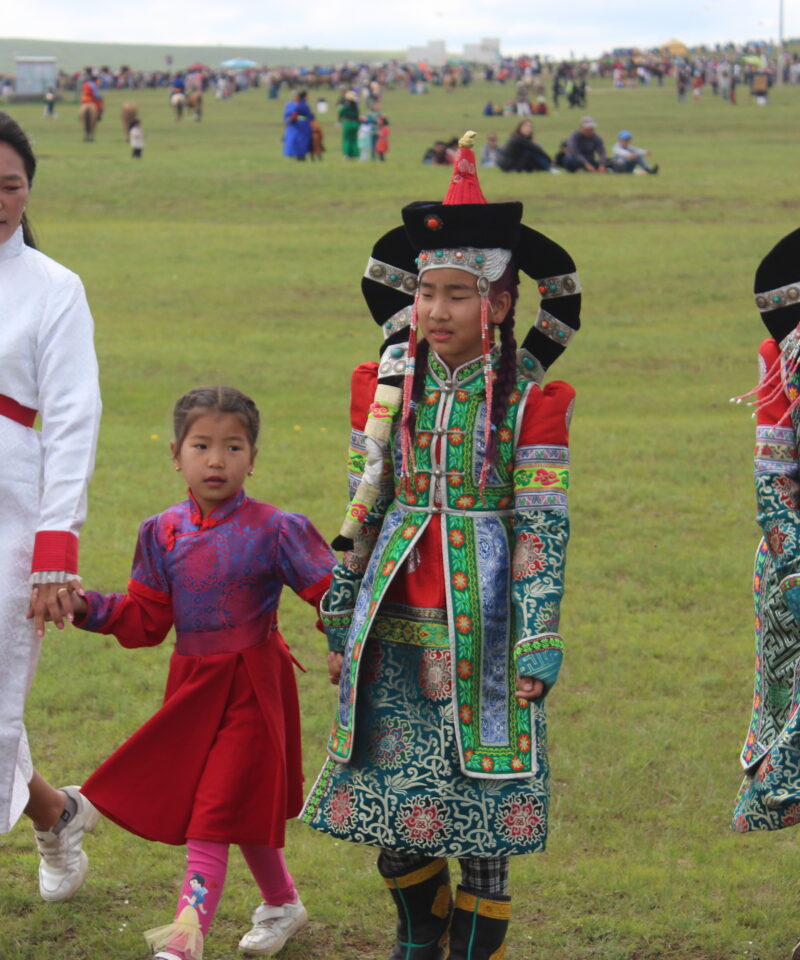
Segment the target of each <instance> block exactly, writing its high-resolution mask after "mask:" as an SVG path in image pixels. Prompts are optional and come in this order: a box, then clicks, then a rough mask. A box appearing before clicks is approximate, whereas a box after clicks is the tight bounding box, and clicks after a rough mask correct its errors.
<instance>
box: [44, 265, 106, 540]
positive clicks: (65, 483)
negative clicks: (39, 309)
mask: <svg viewBox="0 0 800 960" xmlns="http://www.w3.org/2000/svg"><path fill="white" fill-rule="evenodd" d="M93 335H94V323H93V321H92V315H91V313H90V311H89V305H88V303H87V302H86V295H85V293H84V290H83V285H82V283H81V282H80V280H79V279H78V277H76V276H75V275H74V274H73V275H69V276H68V277H67V278H65V280H64V281H62V282H59V283H57V284H54V285H53V289H52V291H51V292H50V294H49V295H48V298H47V305H46V308H45V317H44V321H43V323H42V326H41V328H40V332H39V338H38V342H37V345H36V382H37V389H38V409H39V413H40V415H41V418H42V491H41V499H40V503H41V512H40V516H39V524H38V527H37V531H44V530H47V531H64V532H69V533H71V534H73V535H77V533H78V531H79V530H80V527H81V525H82V523H83V521H84V519H85V517H86V497H87V489H88V486H89V480H90V478H91V475H92V471H93V469H94V458H95V448H96V446H97V434H98V431H99V426H100V412H101V403H100V386H99V382H98V369H97V357H96V356H95V351H94V342H93Z"/></svg>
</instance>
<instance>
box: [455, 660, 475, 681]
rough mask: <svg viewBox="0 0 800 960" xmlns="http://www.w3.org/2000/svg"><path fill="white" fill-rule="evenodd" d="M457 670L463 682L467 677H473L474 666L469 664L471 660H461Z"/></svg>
mask: <svg viewBox="0 0 800 960" xmlns="http://www.w3.org/2000/svg"><path fill="white" fill-rule="evenodd" d="M456 669H457V671H458V675H459V677H461V678H462V679H463V680H466V679H467V677H471V676H472V664H471V663H470V662H469V660H459V661H458V667H457V668H456Z"/></svg>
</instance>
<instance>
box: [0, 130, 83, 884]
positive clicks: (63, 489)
mask: <svg viewBox="0 0 800 960" xmlns="http://www.w3.org/2000/svg"><path fill="white" fill-rule="evenodd" d="M35 172H36V158H35V156H34V154H33V150H32V149H31V145H30V142H29V140H28V138H27V137H26V136H25V133H24V131H23V130H22V129H21V128H20V127H19V125H18V124H17V123H16V122H15V121H14V120H13V119H12V118H11V117H10V116H8V114H5V113H0V305H2V306H1V307H0V310H1V311H2V313H1V314H0V315H2V331H3V336H2V339H0V451H2V453H3V470H2V474H1V475H0V535H1V536H2V549H0V585H1V586H0V834H2V833H7V832H8V831H9V830H11V828H12V827H13V826H14V824H15V823H16V821H17V820H18V819H19V817H20V815H21V814H22V813H23V812H24V813H26V814H27V815H28V817H30V819H31V820H32V821H33V824H34V831H35V835H36V843H37V846H38V848H39V853H40V855H41V863H40V865H39V892H40V894H41V896H42V897H43V898H44V899H45V900H49V901H54V900H56V901H58V900H68V899H69V898H70V897H71V896H72V895H73V894H74V893H75V892H76V891H77V890H78V888H79V887H80V886H81V884H82V883H83V880H84V878H85V876H86V871H87V868H88V861H87V858H86V854H85V853H84V852H83V850H82V840H83V834H84V832H86V831H87V830H92V829H93V827H94V825H95V824H96V823H97V820H98V814H97V811H96V810H94V808H93V807H92V806H91V804H88V803H86V801H85V800H84V799H83V797H81V795H80V793H79V792H78V788H77V787H65V788H64V789H63V790H56V789H54V788H53V787H52V786H50V784H49V783H48V782H47V781H46V780H45V779H44V778H43V777H42V776H40V774H38V773H37V772H36V771H35V770H34V768H33V764H32V761H31V753H30V749H29V747H28V738H27V736H26V733H25V726H24V723H23V712H24V708H25V700H26V697H27V695H28V690H29V689H30V685H31V683H32V682H33V676H34V673H35V671H36V664H37V662H38V659H39V650H40V648H41V640H42V635H43V632H44V620H45V618H47V619H50V620H54V621H55V622H56V624H57V625H58V626H59V627H60V628H63V626H64V621H65V620H66V619H68V618H69V617H71V616H72V598H73V597H75V596H76V594H75V591H76V590H79V589H80V578H79V577H78V533H79V531H80V529H81V526H82V524H83V521H84V518H85V516H86V495H87V488H88V486H89V479H90V477H91V475H92V469H93V467H94V455H95V446H96V444H97V433H98V428H99V425H100V390H99V384H98V377H97V359H96V357H95V352H94V344H93V333H94V325H93V323H92V315H91V313H90V312H89V306H88V304H87V303H86V295H85V293H84V290H83V284H82V283H81V281H80V279H79V278H78V277H77V276H76V275H75V274H74V273H72V272H71V271H70V270H67V269H66V268H65V267H62V266H61V264H59V263H56V262H55V261H54V260H51V259H50V258H49V257H47V256H45V255H44V254H43V253H40V252H39V251H38V250H37V249H36V244H35V243H34V240H33V235H32V233H31V230H30V227H29V226H28V221H27V218H26V215H25V207H26V204H27V202H28V196H29V190H30V187H31V184H32V183H33V177H34V173H35ZM37 415H38V416H39V418H40V420H41V430H35V429H34V423H35V421H36V418H37ZM26 613H27V614H28V619H27V620H26Z"/></svg>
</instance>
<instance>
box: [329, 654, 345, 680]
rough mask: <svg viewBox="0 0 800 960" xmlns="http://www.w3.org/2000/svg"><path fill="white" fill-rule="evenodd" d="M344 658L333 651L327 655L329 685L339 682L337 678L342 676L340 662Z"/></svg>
mask: <svg viewBox="0 0 800 960" xmlns="http://www.w3.org/2000/svg"><path fill="white" fill-rule="evenodd" d="M343 660H344V657H343V656H342V655H341V653H334V651H333V650H331V652H330V653H329V654H328V676H329V677H330V678H331V683H337V684H338V682H339V677H341V675H342V661H343Z"/></svg>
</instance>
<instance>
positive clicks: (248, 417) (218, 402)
mask: <svg viewBox="0 0 800 960" xmlns="http://www.w3.org/2000/svg"><path fill="white" fill-rule="evenodd" d="M206 413H233V414H235V415H236V416H237V417H239V418H240V420H241V421H242V425H243V426H244V429H245V433H246V434H247V439H248V440H249V441H250V445H251V446H253V447H254V446H255V445H256V441H257V440H258V430H259V427H260V426H261V417H260V415H259V412H258V407H257V406H256V405H255V403H254V402H253V401H252V400H251V399H250V397H248V396H246V394H244V393H242V392H241V391H240V390H236V389H235V388H234V387H198V388H197V389H196V390H190V391H189V392H188V393H184V395H183V396H182V397H181V398H180V400H178V402H177V403H176V404H175V409H174V410H173V411H172V424H173V429H174V431H175V446H176V448H177V449H178V450H180V448H181V446H182V445H183V441H184V440H185V439H186V434H187V433H188V432H189V430H190V428H191V426H192V424H193V423H194V422H195V420H197V419H198V418H199V417H202V416H204V415H205V414H206Z"/></svg>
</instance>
